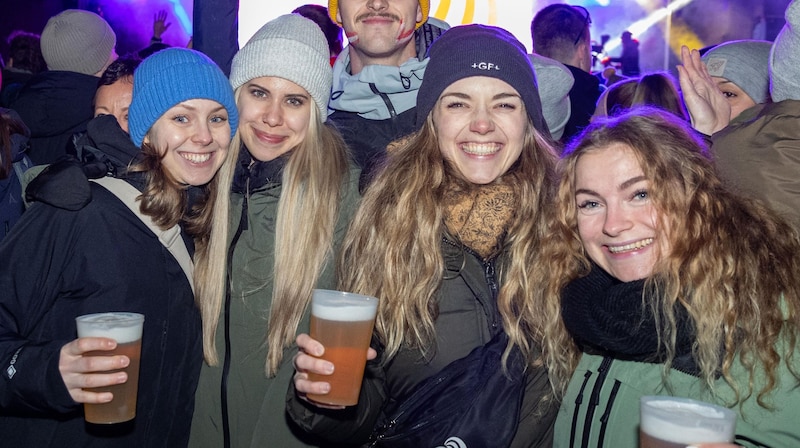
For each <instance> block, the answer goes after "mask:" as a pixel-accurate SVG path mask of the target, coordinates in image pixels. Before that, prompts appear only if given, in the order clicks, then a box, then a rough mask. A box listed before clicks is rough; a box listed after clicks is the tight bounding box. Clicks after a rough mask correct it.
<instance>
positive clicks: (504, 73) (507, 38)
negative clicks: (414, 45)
mask: <svg viewBox="0 0 800 448" xmlns="http://www.w3.org/2000/svg"><path fill="white" fill-rule="evenodd" d="M428 55H429V57H430V61H429V62H428V67H427V68H426V69H425V77H424V78H423V80H422V85H421V86H420V88H419V92H417V127H418V128H419V127H422V124H423V123H425V120H426V119H427V118H428V114H430V112H431V111H432V110H433V107H434V105H436V102H437V101H439V96H440V95H441V94H442V92H443V91H444V90H445V89H446V88H447V87H448V86H449V85H450V84H453V83H454V82H456V81H458V80H461V79H464V78H468V77H471V76H488V77H491V78H497V79H499V80H501V81H505V82H507V83H508V84H509V85H510V86H511V87H513V88H514V89H515V90H516V91H517V93H519V95H520V97H521V98H522V102H523V103H524V104H525V110H526V112H527V113H528V116H529V117H530V119H531V122H532V123H533V126H534V127H535V128H536V130H537V131H538V132H539V133H540V134H542V135H544V136H546V137H549V136H550V131H549V130H548V128H547V124H545V121H544V118H543V115H542V102H541V99H540V98H539V91H538V87H537V84H536V75H535V73H534V70H533V66H532V65H531V61H530V59H528V54H527V52H526V50H525V47H524V46H523V45H522V43H520V41H518V40H517V38H515V37H514V36H513V35H512V34H511V33H509V32H508V31H506V30H504V29H502V28H498V27H494V26H488V25H462V26H456V27H453V28H450V29H449V30H447V31H445V33H444V34H443V35H442V37H440V38H438V39H436V40H435V41H434V42H433V44H432V45H431V47H430V49H429V50H428Z"/></svg>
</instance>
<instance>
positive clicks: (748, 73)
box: [701, 40, 772, 104]
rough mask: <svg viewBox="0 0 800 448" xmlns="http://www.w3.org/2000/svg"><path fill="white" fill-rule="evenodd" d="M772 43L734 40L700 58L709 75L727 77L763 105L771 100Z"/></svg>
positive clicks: (718, 46)
mask: <svg viewBox="0 0 800 448" xmlns="http://www.w3.org/2000/svg"><path fill="white" fill-rule="evenodd" d="M771 49H772V42H768V41H765V40H735V41H732V42H726V43H724V44H721V45H717V46H716V47H714V48H712V49H710V50H708V51H707V52H706V54H704V55H703V57H702V58H701V59H702V61H703V62H705V64H706V67H707V68H708V74H709V75H711V76H717V77H720V78H725V79H727V80H728V81H730V82H732V83H734V84H736V85H737V86H738V87H739V88H740V89H742V90H744V93H746V94H747V95H748V96H750V98H751V99H752V100H753V101H755V102H756V104H761V103H764V102H766V101H767V98H769V52H770V50H771Z"/></svg>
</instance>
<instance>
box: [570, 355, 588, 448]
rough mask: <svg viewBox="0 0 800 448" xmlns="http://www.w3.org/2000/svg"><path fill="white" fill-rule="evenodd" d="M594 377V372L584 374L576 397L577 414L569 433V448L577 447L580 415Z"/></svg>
mask: <svg viewBox="0 0 800 448" xmlns="http://www.w3.org/2000/svg"><path fill="white" fill-rule="evenodd" d="M591 377H592V372H590V371H588V370H587V371H586V373H584V374H583V384H581V390H580V391H579V392H578V396H577V397H575V412H573V413H572V428H571V430H570V432H569V446H571V447H573V446H575V434H576V433H577V432H578V415H579V414H580V412H581V404H583V393H584V391H585V390H586V385H587V384H588V383H589V378H591Z"/></svg>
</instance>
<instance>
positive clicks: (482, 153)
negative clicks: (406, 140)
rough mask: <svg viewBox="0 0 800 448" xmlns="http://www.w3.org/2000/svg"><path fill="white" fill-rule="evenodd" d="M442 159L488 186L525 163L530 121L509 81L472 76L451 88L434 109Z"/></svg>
mask: <svg viewBox="0 0 800 448" xmlns="http://www.w3.org/2000/svg"><path fill="white" fill-rule="evenodd" d="M432 114H433V125H434V128H435V129H436V135H437V137H438V140H439V150H440V151H441V152H442V156H443V157H444V158H445V159H447V160H448V161H450V163H451V164H452V165H453V166H454V167H455V168H456V169H457V170H458V171H459V172H460V173H461V175H462V176H463V177H464V179H466V180H468V181H470V182H472V183H474V184H488V183H491V182H493V181H494V180H495V179H497V178H498V177H500V176H502V175H503V174H505V172H506V171H508V169H509V168H510V167H511V165H513V164H514V162H516V161H517V159H519V156H520V154H521V153H522V147H523V143H524V141H525V130H526V128H527V125H528V116H527V114H526V112H525V106H524V105H523V103H522V98H520V96H519V93H518V92H517V91H516V90H515V89H514V88H513V87H511V86H510V85H509V84H508V83H506V82H505V81H501V80H499V79H496V78H490V77H486V76H472V77H469V78H463V79H460V80H458V81H456V82H454V83H453V84H450V85H449V86H448V87H447V88H446V89H444V91H443V92H442V95H441V96H440V97H439V101H437V102H436V105H435V106H434V108H433V112H432Z"/></svg>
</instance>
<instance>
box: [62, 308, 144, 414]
mask: <svg viewBox="0 0 800 448" xmlns="http://www.w3.org/2000/svg"><path fill="white" fill-rule="evenodd" d="M76 321H77V324H78V337H81V338H83V337H104V338H111V339H114V340H115V341H117V348H116V349H114V350H103V351H94V352H87V353H86V354H85V355H84V356H114V355H125V356H127V357H128V358H129V359H130V363H129V364H128V367H126V368H124V369H119V370H111V371H108V372H107V373H114V372H121V371H124V372H126V373H127V374H128V381H126V382H124V383H122V384H116V385H113V386H108V387H96V388H91V389H87V390H90V391H92V392H111V393H112V394H114V398H113V399H112V400H111V401H110V402H108V403H101V404H90V403H84V405H83V410H84V416H85V418H86V421H87V422H89V423H99V424H111V423H121V422H126V421H129V420H132V419H133V418H134V417H136V395H137V392H138V389H139V361H140V359H141V352H142V326H143V323H144V316H143V315H141V314H137V313H99V314H88V315H85V316H80V317H78V318H77V319H76Z"/></svg>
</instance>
